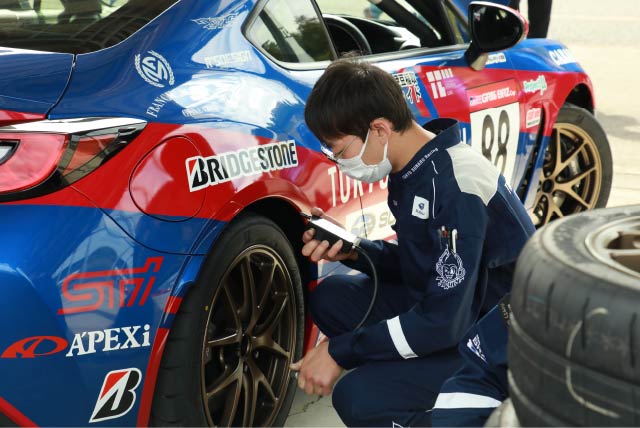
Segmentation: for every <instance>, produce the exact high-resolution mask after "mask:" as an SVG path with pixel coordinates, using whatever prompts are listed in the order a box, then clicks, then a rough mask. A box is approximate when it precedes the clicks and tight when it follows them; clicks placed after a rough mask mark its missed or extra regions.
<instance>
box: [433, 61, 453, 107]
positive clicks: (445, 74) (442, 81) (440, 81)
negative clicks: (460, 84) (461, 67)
mask: <svg viewBox="0 0 640 428" xmlns="http://www.w3.org/2000/svg"><path fill="white" fill-rule="evenodd" d="M426 77H427V81H428V82H429V86H430V88H431V95H432V96H433V99H434V100H437V99H438V98H444V97H446V96H448V95H451V94H452V93H453V89H451V88H450V86H451V85H447V84H446V83H447V82H451V79H453V78H454V75H453V71H452V70H451V69H450V68H443V69H441V70H434V71H428V72H427V73H426ZM453 83H455V82H453ZM448 87H449V88H448Z"/></svg>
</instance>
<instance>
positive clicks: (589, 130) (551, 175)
mask: <svg viewBox="0 0 640 428" xmlns="http://www.w3.org/2000/svg"><path fill="white" fill-rule="evenodd" d="M612 175H613V161H612V159H611V149H610V148H609V142H608V140H607V136H606V134H605V132H604V130H603V129H602V127H601V126H600V124H599V123H598V121H597V120H596V118H595V117H594V116H593V115H592V114H591V113H590V112H589V111H587V110H585V109H583V108H580V107H577V106H575V105H572V104H566V105H565V106H563V107H562V109H560V112H559V114H558V118H557V119H556V123H555V125H554V126H553V132H552V134H551V138H550V140H549V144H548V146H547V149H546V152H545V155H544V163H543V166H542V175H541V177H540V183H539V186H538V194H537V197H536V201H535V204H534V207H535V208H534V210H533V214H534V219H533V220H534V224H535V225H536V226H542V225H544V224H547V223H549V222H550V221H551V220H555V219H556V218H560V217H564V216H567V215H569V214H574V213H578V212H581V211H586V210H590V209H593V208H602V207H604V206H605V205H606V203H607V201H608V199H609V192H610V191H611V179H612Z"/></svg>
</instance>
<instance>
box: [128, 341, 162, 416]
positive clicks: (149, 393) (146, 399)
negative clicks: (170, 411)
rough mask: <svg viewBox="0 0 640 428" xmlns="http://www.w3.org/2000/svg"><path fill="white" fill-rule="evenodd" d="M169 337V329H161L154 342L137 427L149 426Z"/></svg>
mask: <svg viewBox="0 0 640 428" xmlns="http://www.w3.org/2000/svg"><path fill="white" fill-rule="evenodd" d="M168 336H169V329H167V328H159V329H158V333H157V334H156V338H155V339H154V341H153V347H152V348H151V357H150V358H149V364H148V365H147V372H146V374H145V377H144V385H142V397H141V398H140V407H139V409H138V421H137V423H136V425H137V426H139V427H147V426H149V416H150V414H151V403H152V401H153V392H154V391H155V389H156V379H157V377H158V369H159V368H160V361H161V360H162V353H163V351H164V347H165V345H166V344H167V337H168Z"/></svg>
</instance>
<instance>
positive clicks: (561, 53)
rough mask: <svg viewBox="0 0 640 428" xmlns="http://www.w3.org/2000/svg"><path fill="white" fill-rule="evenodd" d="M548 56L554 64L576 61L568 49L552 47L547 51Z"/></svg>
mask: <svg viewBox="0 0 640 428" xmlns="http://www.w3.org/2000/svg"><path fill="white" fill-rule="evenodd" d="M549 57H550V58H551V61H553V62H554V63H555V64H556V65H566V64H574V63H576V62H577V61H576V59H575V58H574V57H573V53H571V51H570V50H569V49H566V48H564V49H553V50H550V51H549Z"/></svg>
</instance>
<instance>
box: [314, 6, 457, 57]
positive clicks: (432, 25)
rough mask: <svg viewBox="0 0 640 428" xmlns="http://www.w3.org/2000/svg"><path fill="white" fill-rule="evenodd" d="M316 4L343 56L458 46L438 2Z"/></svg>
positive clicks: (444, 12)
mask: <svg viewBox="0 0 640 428" xmlns="http://www.w3.org/2000/svg"><path fill="white" fill-rule="evenodd" d="M316 1H317V3H318V7H319V8H320V10H321V12H322V17H323V19H324V21H325V24H326V25H327V28H328V29H329V32H330V34H331V37H332V39H333V41H334V43H335V45H336V51H337V52H338V53H340V54H342V53H348V54H349V55H352V54H353V53H354V51H356V53H359V54H360V55H368V54H378V53H388V52H396V51H401V50H407V49H414V48H425V47H427V48H433V47H441V46H446V45H449V44H456V43H458V41H457V40H456V38H455V37H454V35H453V34H452V32H453V31H452V30H451V29H450V26H451V20H450V18H449V17H448V16H447V14H446V11H445V9H444V8H443V7H442V5H441V4H440V2H438V1H430V0H424V1H423V2H414V1H413V0H410V1H407V0H394V1H390V2H389V3H388V4H387V6H386V7H384V8H381V7H378V6H376V5H375V4H373V2H369V1H368V0H349V1H344V0H316ZM412 5H415V7H413V6H412ZM383 9H384V10H383ZM385 11H386V13H385ZM345 20H346V21H347V22H345ZM363 38H364V41H363V40H362V39H363ZM363 47H364V48H363Z"/></svg>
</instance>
